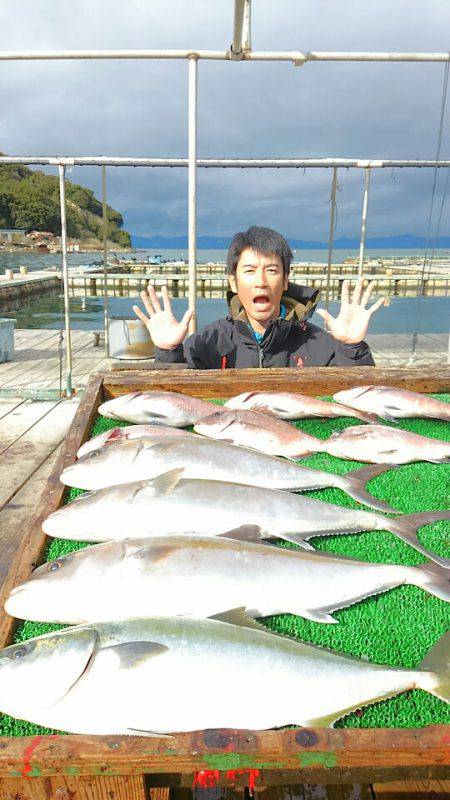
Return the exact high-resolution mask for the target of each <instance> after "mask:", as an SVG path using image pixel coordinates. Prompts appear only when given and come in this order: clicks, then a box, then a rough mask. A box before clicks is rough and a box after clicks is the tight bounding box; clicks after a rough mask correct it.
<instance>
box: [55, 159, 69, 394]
mask: <svg viewBox="0 0 450 800" xmlns="http://www.w3.org/2000/svg"><path fill="white" fill-rule="evenodd" d="M58 171H59V200H60V206H61V251H62V279H63V290H64V316H65V327H66V359H67V375H66V396H67V397H72V335H71V330H70V300H69V280H68V278H69V275H68V267H67V220H66V190H65V184H64V180H65V172H66V168H65V166H64V165H62V164H60V165H59V167H58Z"/></svg>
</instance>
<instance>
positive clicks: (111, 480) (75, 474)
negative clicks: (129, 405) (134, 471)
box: [60, 439, 146, 490]
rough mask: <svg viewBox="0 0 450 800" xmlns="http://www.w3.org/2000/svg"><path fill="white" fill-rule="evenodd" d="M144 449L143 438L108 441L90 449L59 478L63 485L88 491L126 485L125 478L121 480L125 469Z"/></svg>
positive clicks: (125, 471)
mask: <svg viewBox="0 0 450 800" xmlns="http://www.w3.org/2000/svg"><path fill="white" fill-rule="evenodd" d="M145 446H146V444H145V441H144V440H143V439H128V440H127V439H125V441H120V440H119V441H116V442H114V441H113V442H110V443H109V444H108V445H105V446H104V447H101V448H99V449H97V450H91V451H90V453H87V454H86V455H84V456H82V457H81V458H79V459H78V460H77V461H76V462H75V463H74V464H71V465H70V466H69V467H66V469H65V470H64V471H63V472H62V473H61V475H60V481H61V483H64V484H65V485H66V486H74V487H76V488H77V489H89V490H95V489H103V488H104V487H105V486H114V485H116V484H117V483H120V482H125V481H126V480H127V478H126V477H125V479H124V481H121V480H120V477H121V476H124V475H125V476H126V473H127V468H129V467H131V465H132V464H133V463H134V462H135V461H136V458H138V456H139V454H140V453H141V451H142V450H143V448H144V447H145ZM129 480H130V481H131V480H132V478H131V477H130V478H129Z"/></svg>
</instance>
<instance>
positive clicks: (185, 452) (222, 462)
mask: <svg viewBox="0 0 450 800" xmlns="http://www.w3.org/2000/svg"><path fill="white" fill-rule="evenodd" d="M176 468H183V469H184V474H183V477H185V478H198V479H199V480H202V479H205V480H217V481H233V482H235V483H244V484H248V485H250V486H266V487H268V488H271V489H287V490H296V491H306V490H308V489H320V488H324V487H326V486H334V487H336V488H339V489H342V490H343V491H344V492H346V493H347V494H349V495H350V496H351V497H353V498H354V499H355V500H359V501H360V502H362V503H365V504H366V505H368V506H371V507H372V508H376V509H377V510H379V511H389V512H394V513H395V509H392V508H390V506H388V505H387V504H386V503H384V502H383V501H382V500H378V499H377V498H375V497H373V496H372V495H371V494H369V492H368V491H367V490H366V483H367V482H368V481H369V480H371V478H374V477H375V476H376V475H379V474H380V473H381V472H384V471H385V470H386V469H389V467H387V466H384V467H364V468H363V469H361V470H354V471H353V472H351V473H348V474H347V475H335V474H333V473H332V472H323V471H320V470H315V469H312V468H311V467H303V466H301V465H299V464H294V463H291V462H289V461H286V460H285V459H282V458H276V457H275V456H268V455H265V454H262V453H258V452H257V451H255V450H248V449H245V448H243V447H235V446H234V445H232V444H228V443H227V442H218V441H214V440H212V439H206V438H204V437H202V436H195V435H191V436H188V437H185V438H184V437H183V438H181V439H180V438H179V437H178V438H174V437H170V436H167V437H164V438H161V437H160V436H159V437H153V438H152V437H147V438H144V439H139V440H135V441H128V442H120V443H118V444H109V445H108V446H107V447H102V448H101V449H99V450H93V451H92V452H91V453H88V454H87V455H86V456H83V457H82V458H80V459H78V461H76V462H75V463H74V464H72V465H71V466H70V467H67V468H66V469H65V470H64V472H62V474H61V476H60V480H61V481H62V483H65V484H66V485H67V486H75V487H77V488H78V489H88V490H96V489H104V488H106V487H107V486H116V485H119V484H121V483H131V482H132V481H140V480H146V479H147V478H155V477H156V476H157V475H161V474H162V473H164V472H168V471H169V470H171V469H176Z"/></svg>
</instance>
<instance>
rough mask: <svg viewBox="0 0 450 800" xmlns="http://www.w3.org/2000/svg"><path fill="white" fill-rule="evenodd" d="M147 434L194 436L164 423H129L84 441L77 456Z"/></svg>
mask: <svg viewBox="0 0 450 800" xmlns="http://www.w3.org/2000/svg"><path fill="white" fill-rule="evenodd" d="M146 436H153V437H155V436H192V434H191V433H189V431H185V430H184V428H171V427H169V426H167V427H164V426H163V425H127V426H126V427H123V428H109V430H107V431H104V432H103V433H99V434H98V435H97V436H94V437H93V438H92V439H88V440H87V442H84V444H82V445H81V447H80V448H79V449H78V452H77V458H82V457H83V456H85V455H87V454H88V453H90V452H91V451H92V450H99V448H100V447H104V446H105V445H106V444H108V445H109V444H112V443H113V442H114V443H116V442H127V441H128V440H129V439H142V438H144V437H146Z"/></svg>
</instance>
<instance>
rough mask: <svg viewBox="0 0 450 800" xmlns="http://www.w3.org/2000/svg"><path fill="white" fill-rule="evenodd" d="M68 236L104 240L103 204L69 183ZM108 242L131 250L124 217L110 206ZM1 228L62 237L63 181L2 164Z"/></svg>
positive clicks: (34, 171) (33, 171)
mask: <svg viewBox="0 0 450 800" xmlns="http://www.w3.org/2000/svg"><path fill="white" fill-rule="evenodd" d="M66 215H67V235H68V236H70V237H71V238H73V239H79V240H80V241H92V240H99V241H100V240H101V239H102V236H103V229H102V204H101V202H100V201H99V200H97V198H96V197H95V195H94V192H92V191H91V190H90V189H86V188H85V187H84V186H80V185H78V184H76V183H71V182H70V181H68V180H66ZM107 219H108V240H109V241H110V242H113V243H115V244H117V245H118V246H119V247H130V245H131V239H130V234H129V233H127V231H124V230H122V225H123V218H122V215H121V214H119V212H118V211H115V210H114V209H113V208H111V206H107ZM0 228H24V229H25V230H26V231H27V232H29V231H32V230H38V231H50V232H51V233H54V234H56V235H58V236H59V235H60V234H61V221H60V209H59V179H58V178H57V177H56V176H53V175H47V174H46V173H44V172H40V171H38V170H31V169H29V167H26V166H22V165H17V164H0Z"/></svg>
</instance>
